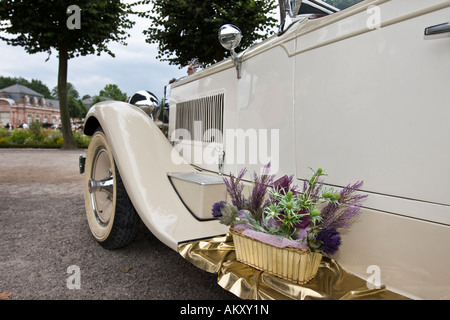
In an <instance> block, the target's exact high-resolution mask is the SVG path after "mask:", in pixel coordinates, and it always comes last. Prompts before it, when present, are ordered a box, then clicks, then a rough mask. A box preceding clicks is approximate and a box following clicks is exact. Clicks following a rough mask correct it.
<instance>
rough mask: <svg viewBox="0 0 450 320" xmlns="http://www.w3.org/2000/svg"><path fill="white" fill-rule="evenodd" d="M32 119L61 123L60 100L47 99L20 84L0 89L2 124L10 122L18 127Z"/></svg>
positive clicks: (0, 121)
mask: <svg viewBox="0 0 450 320" xmlns="http://www.w3.org/2000/svg"><path fill="white" fill-rule="evenodd" d="M32 121H36V122H41V123H43V124H53V125H56V126H58V125H59V124H60V123H61V116H60V111H59V101H58V100H52V99H45V98H44V96H43V95H42V94H40V93H38V92H36V91H33V90H31V89H30V88H27V87H25V86H22V85H19V84H15V85H12V86H10V87H6V88H3V89H0V126H1V127H4V126H6V125H7V124H8V123H9V124H10V125H13V126H14V128H17V127H20V126H22V124H23V123H30V122H32Z"/></svg>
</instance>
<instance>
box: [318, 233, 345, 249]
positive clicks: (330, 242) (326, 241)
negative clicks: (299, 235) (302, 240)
mask: <svg viewBox="0 0 450 320" xmlns="http://www.w3.org/2000/svg"><path fill="white" fill-rule="evenodd" d="M317 240H319V241H321V242H322V251H323V252H324V253H326V254H328V255H330V256H332V255H334V254H335V253H336V252H337V251H338V250H339V246H340V245H341V243H342V241H341V235H340V234H339V232H338V231H337V230H336V229H334V228H330V229H324V230H321V231H319V233H317Z"/></svg>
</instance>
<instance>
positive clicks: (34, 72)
mask: <svg viewBox="0 0 450 320" xmlns="http://www.w3.org/2000/svg"><path fill="white" fill-rule="evenodd" d="M81 18H82V17H81ZM134 19H135V21H136V24H135V26H134V27H133V29H131V30H129V33H130V35H131V37H130V38H128V40H127V43H128V45H127V46H123V45H120V44H118V43H114V42H111V43H110V44H109V46H108V48H109V49H110V50H111V51H112V52H114V53H115V55H116V57H115V58H112V57H111V56H110V55H108V54H107V53H102V55H101V56H97V55H88V56H84V57H76V58H73V59H70V60H69V70H68V79H67V80H68V82H70V83H72V84H73V85H74V86H75V89H77V91H78V92H79V94H80V96H83V95H85V94H89V95H91V96H94V95H97V94H98V93H99V92H100V90H102V89H103V88H104V87H105V85H107V84H110V83H112V84H117V85H118V87H119V88H120V89H121V90H122V92H125V93H126V94H127V95H128V96H130V95H132V94H133V93H135V92H136V91H139V90H149V91H152V92H153V93H154V94H156V96H157V97H158V98H159V99H161V98H162V97H163V94H164V86H165V85H166V84H168V82H169V81H170V79H172V78H174V77H175V78H180V77H182V76H185V75H187V67H185V68H182V69H179V68H178V66H171V65H169V64H168V62H161V61H159V60H157V59H156V55H157V45H156V44H148V43H147V42H145V36H144V35H143V34H142V31H143V30H144V29H147V28H148V27H149V25H150V20H148V19H141V18H137V17H135V18H134ZM47 57H48V54H47V53H39V54H33V55H30V54H28V53H26V52H25V50H24V49H23V48H22V47H13V46H9V45H7V44H6V43H5V42H4V41H0V76H6V77H23V78H25V79H27V80H30V81H31V79H38V80H41V81H42V82H43V83H44V84H45V85H47V87H48V88H49V89H50V90H52V89H53V88H54V87H55V86H56V85H57V77H58V58H57V52H55V51H53V53H52V55H51V57H50V59H49V60H48V61H47V62H45V60H46V59H47Z"/></svg>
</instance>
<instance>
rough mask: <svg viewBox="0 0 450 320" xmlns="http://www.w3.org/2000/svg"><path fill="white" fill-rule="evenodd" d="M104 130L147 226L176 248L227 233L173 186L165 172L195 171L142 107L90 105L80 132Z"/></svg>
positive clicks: (123, 178) (119, 104)
mask: <svg viewBox="0 0 450 320" xmlns="http://www.w3.org/2000/svg"><path fill="white" fill-rule="evenodd" d="M99 126H100V127H101V128H102V129H103V132H104V133H105V135H106V138H107V140H108V143H109V145H110V147H111V149H112V150H111V151H112V154H113V157H114V160H115V162H116V165H117V167H118V170H119V172H120V175H121V177H122V180H123V182H124V185H125V188H126V190H127V193H128V196H129V197H130V199H131V201H132V203H133V205H134V207H135V209H136V211H137V212H138V214H139V216H140V217H141V219H142V221H143V222H144V224H145V225H146V226H147V228H148V229H149V230H150V231H151V232H152V233H153V234H154V235H155V236H156V237H157V238H158V239H159V240H161V241H162V242H163V243H165V244H166V245H167V246H169V247H171V248H172V249H174V250H177V249H178V245H179V244H180V243H183V242H187V241H190V240H196V239H202V238H208V237H214V236H217V235H223V234H225V233H227V231H228V228H227V227H225V226H224V225H221V224H219V222H218V221H217V220H206V221H199V220H198V219H196V218H195V217H194V216H193V215H192V214H191V213H190V211H189V210H188V209H187V208H186V207H185V205H184V204H183V202H182V200H181V199H180V198H179V196H178V195H177V193H176V191H175V190H174V188H173V186H172V184H171V182H170V180H169V178H168V173H173V172H194V171H196V169H195V168H194V167H193V166H191V165H190V164H189V163H187V162H186V161H184V160H183V159H182V158H181V157H180V155H179V154H178V153H177V152H173V147H172V145H171V144H170V142H169V141H168V140H167V138H166V137H165V136H164V134H163V133H162V132H161V130H160V128H159V127H158V126H156V125H155V123H154V122H153V121H152V120H151V118H150V117H149V116H148V115H147V114H145V113H144V112H143V111H142V110H141V109H139V108H138V107H135V106H133V105H130V104H128V103H124V102H117V101H106V102H101V103H98V104H96V105H94V106H93V107H91V109H90V110H89V112H88V114H87V117H86V121H85V126H84V132H85V134H87V135H92V134H93V133H94V132H95V130H96V128H97V127H99Z"/></svg>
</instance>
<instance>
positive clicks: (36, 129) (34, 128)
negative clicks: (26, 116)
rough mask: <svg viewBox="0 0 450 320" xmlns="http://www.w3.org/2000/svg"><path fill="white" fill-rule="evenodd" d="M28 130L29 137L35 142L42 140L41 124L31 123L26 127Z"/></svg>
mask: <svg viewBox="0 0 450 320" xmlns="http://www.w3.org/2000/svg"><path fill="white" fill-rule="evenodd" d="M28 130H29V132H30V133H31V136H32V137H34V138H35V140H40V139H41V138H42V136H41V131H42V123H40V122H36V121H31V123H29V125H28Z"/></svg>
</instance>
